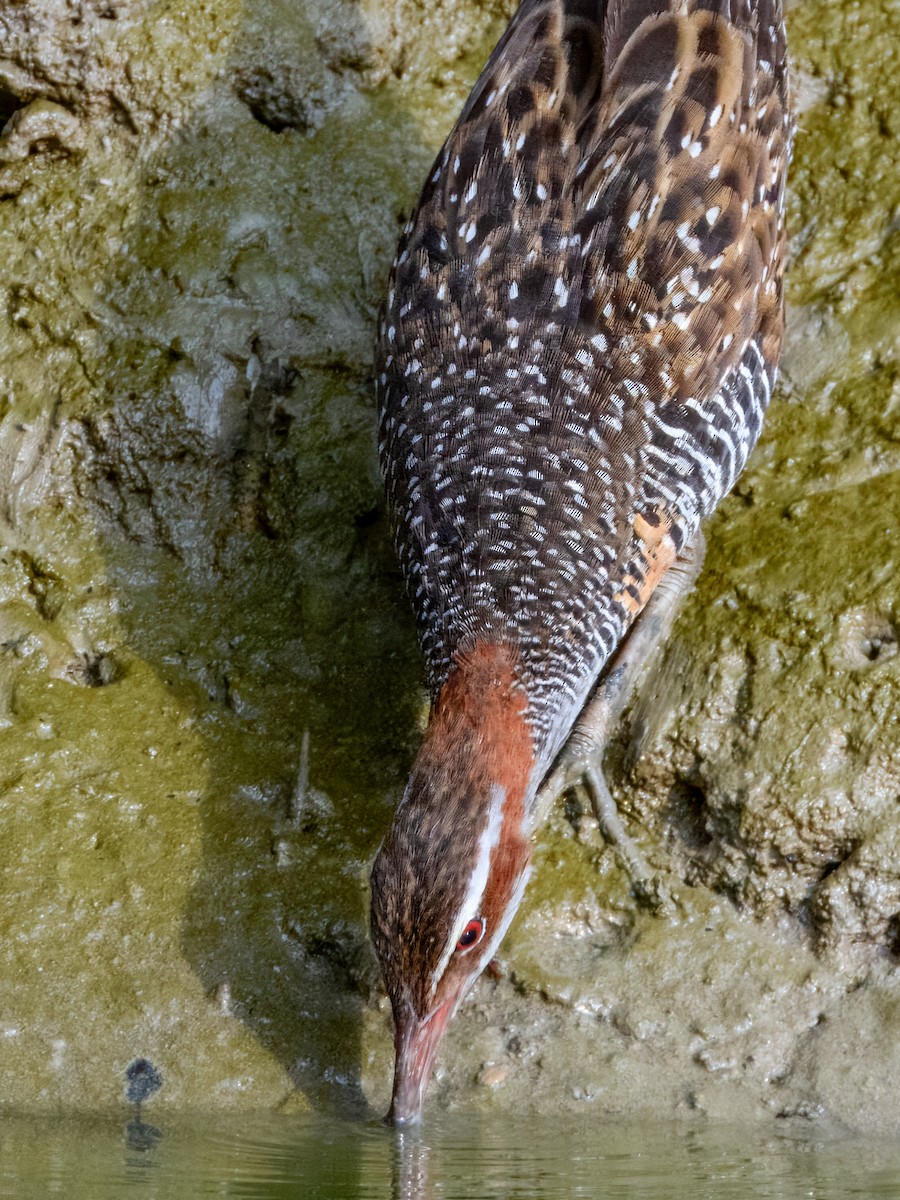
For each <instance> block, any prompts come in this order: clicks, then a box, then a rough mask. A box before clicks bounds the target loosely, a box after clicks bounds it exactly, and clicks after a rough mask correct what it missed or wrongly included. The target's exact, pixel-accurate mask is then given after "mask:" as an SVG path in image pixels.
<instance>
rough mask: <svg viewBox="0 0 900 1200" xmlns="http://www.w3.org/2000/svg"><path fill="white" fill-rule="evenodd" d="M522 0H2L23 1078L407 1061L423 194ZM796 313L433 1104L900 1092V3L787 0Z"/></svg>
mask: <svg viewBox="0 0 900 1200" xmlns="http://www.w3.org/2000/svg"><path fill="white" fill-rule="evenodd" d="M510 8H511V5H510V3H508V2H506V0H504V2H502V3H501V2H500V0H497V2H493V3H482V4H476V3H473V2H466V0H445V2H443V3H439V4H431V5H424V4H420V3H417V2H416V0H401V2H400V3H394V4H386V3H379V0H360V2H358V3H353V2H350V0H344V2H337V0H331V2H326V0H306V2H305V3H303V4H293V3H290V4H289V3H287V2H286V0H265V2H262V3H259V4H256V5H253V6H250V5H247V6H243V5H242V4H241V3H240V2H239V0H206V2H204V3H198V4H195V5H192V6H190V7H189V9H185V8H183V7H180V6H178V5H176V4H174V3H170V2H168V0H128V2H127V3H116V2H115V0H109V2H107V3H101V2H97V3H90V2H83V3H55V2H53V0H47V2H46V3H44V4H42V5H40V6H35V5H24V4H12V5H7V6H6V7H5V8H4V9H3V11H2V12H0V47H2V50H0V120H2V121H5V125H4V126H3V129H2V133H0V197H2V199H0V251H2V253H0V261H2V262H3V264H4V266H3V271H2V277H0V292H2V304H0V541H2V553H0V793H2V803H0V861H2V894H0V1038H2V1045H3V1055H2V1056H0V1105H3V1106H4V1107H6V1108H8V1109H17V1110H20V1111H26V1110H42V1111H59V1110H63V1111H65V1110H69V1111H73V1110H79V1111H87V1110H102V1109H111V1108H115V1106H116V1105H119V1104H122V1103H124V1091H123V1086H124V1085H123V1080H124V1074H123V1073H124V1071H125V1069H126V1067H127V1066H128V1064H129V1063H131V1062H132V1061H133V1060H135V1059H136V1058H146V1059H148V1060H149V1061H150V1062H152V1063H153V1064H154V1066H155V1067H156V1068H157V1069H159V1070H160V1071H161V1073H162V1077H163V1079H164V1084H163V1087H162V1089H161V1090H160V1091H159V1092H158V1093H157V1094H156V1095H155V1096H154V1097H153V1098H152V1100H151V1101H150V1102H149V1103H150V1104H151V1105H152V1106H153V1111H161V1110H164V1109H166V1108H172V1109H175V1108H178V1107H192V1108H197V1109H212V1108H221V1107H232V1108H234V1107H241V1106H243V1107H248V1108H249V1107H257V1108H266V1107H270V1108H271V1107H280V1108H285V1107H286V1108H291V1107H308V1106H312V1107H317V1108H319V1107H322V1108H326V1109H333V1108H335V1107H337V1108H341V1109H349V1110H355V1109H358V1110H359V1111H366V1105H371V1106H373V1108H374V1109H375V1110H377V1109H379V1108H380V1107H382V1106H383V1105H384V1104H385V1102H386V1095H387V1090H388V1084H389V1076H390V1069H391V1046H390V1036H389V1014H388V1010H387V1006H386V1002H385V1000H384V998H383V996H382V994H381V990H380V983H379V980H378V974H377V970H376V968H375V965H374V962H373V960H372V956H371V952H370V950H369V947H368V942H367V935H366V926H365V912H366V907H367V866H368V862H369V860H370V858H371V856H372V854H373V853H374V850H375V847H376V846H377V843H378V841H379V839H380V837H381V835H382V834H383V832H384V830H385V828H386V826H387V823H388V821H389V818H390V812H391V806H392V804H393V803H394V802H395V800H396V798H397V797H398V795H399V793H400V791H401V789H402V787H403V783H404V773H405V770H406V768H407V766H408V764H409V761H410V758H411V756H412V754H413V752H414V749H415V745H416V741H417V738H418V736H419V729H420V728H421V723H422V720H423V693H422V690H421V668H420V665H419V659H418V654H417V650H416V647H415V642H414V636H413V627H412V620H411V617H410V615H409V611H408V607H407V604H406V600H405V598H404V596H403V594H402V589H401V585H400V581H399V578H398V573H397V570H396V567H395V564H394V560H393V556H392V553H391V549H390V545H389V540H388V533H387V528H386V521H385V517H384V512H383V504H382V497H381V489H380V482H379V478H378V471H377V464H376V461H375V455H374V433H373V424H374V420H373V413H374V409H373V400H372V388H371V380H370V371H371V349H372V338H373V326H374V319H375V312H376V310H377V306H378V303H379V301H380V297H381V291H382V288H383V285H384V281H385V278H386V272H387V267H388V264H389V260H390V256H391V253H392V250H393V246H394V243H395V240H396V236H397V230H398V221H399V220H400V217H401V214H402V213H403V212H404V211H406V210H407V209H408V206H409V205H410V203H411V202H412V200H413V198H414V195H415V192H416V190H417V188H418V186H419V183H420V181H421V179H422V178H423V177H424V174H425V171H426V170H427V167H428V164H429V162H430V159H431V156H432V155H433V154H434V152H435V150H436V149H437V147H438V145H439V144H440V141H441V139H442V137H443V135H444V134H445V132H446V131H447V129H448V128H449V126H450V124H451V123H452V120H453V117H454V114H455V113H456V111H458V109H459V107H460V105H461V104H462V102H463V100H464V97H465V95H466V92H467V89H468V87H469V85H470V84H471V81H472V79H473V78H474V76H475V74H476V73H477V71H478V69H479V66H480V65H481V63H482V62H483V60H484V58H485V56H486V54H487V52H488V50H489V48H490V45H491V43H492V40H493V39H494V38H495V37H496V36H497V34H498V33H499V30H500V29H501V28H502V24H503V21H504V19H505V17H506V16H507V15H508V14H509V11H510ZM789 32H790V36H791V47H792V54H793V63H794V68H795V79H796V83H797V91H798V102H799V108H800V131H799V134H798V138H797V147H796V155H795V161H794V168H793V174H792V179H791V188H792V190H791V209H790V227H791V244H792V261H791V274H790V283H789V341H788V346H787V350H786V354H785V359H784V370H783V377H782V386H781V387H780V389H779V393H778V396H777V398H776V400H775V402H774V404H773V407H772V411H771V415H770V418H769V422H768V425H767V429H766V432H765V434H764V437H763V440H762V443H761V445H760V447H759V449H758V451H757V452H756V454H755V455H754V457H753V459H752V461H751V463H750V466H749V467H748V470H747V472H746V473H745V475H744V476H743V478H742V480H741V481H740V483H739V485H738V488H737V490H736V492H735V494H734V495H733V496H732V497H730V498H729V499H728V500H726V501H725V503H724V504H723V505H722V508H721V510H720V512H719V513H718V514H717V515H716V517H715V518H714V519H713V520H712V521H711V522H710V523H709V526H708V529H707V537H708V543H709V549H708V554H707V560H706V566H705V569H704V571H703V574H702V576H701V578H700V581H699V584H698V587H697V589H696V592H695V593H694V595H693V596H692V597H690V599H689V600H688V602H687V604H686V606H685V609H684V611H683V614H682V616H681V618H680V620H679V622H678V624H677V626H676V628H675V632H674V634H673V636H672V638H671V640H670V643H669V646H668V647H667V649H666V651H665V653H664V654H663V655H661V656H660V658H659V661H657V662H655V663H653V664H651V665H650V666H649V667H648V672H647V678H646V680H645V686H644V688H643V691H642V694H641V696H640V698H639V699H638V700H637V701H636V702H635V704H634V705H633V707H632V709H631V712H630V713H629V714H628V716H627V717H626V720H625V722H624V723H623V726H622V729H621V731H620V733H619V736H618V738H617V740H616V742H615V744H614V745H613V747H612V748H611V750H610V752H609V754H608V756H607V768H608V773H609V776H610V779H611V782H612V784H613V787H614V790H615V792H616V795H617V799H618V801H619V804H620V808H621V811H622V814H623V818H624V819H625V822H626V824H627V826H628V828H629V830H630V832H631V833H632V835H633V836H634V837H635V838H636V840H637V841H638V842H639V844H640V845H641V847H642V849H643V850H644V852H645V854H646V855H647V857H648V858H649V860H650V861H651V863H652V864H653V866H654V867H655V868H656V870H657V872H658V874H659V879H660V883H661V888H662V890H663V892H664V893H665V896H666V902H665V904H664V905H663V906H662V908H661V910H660V911H659V912H657V913H655V914H654V913H650V912H647V911H645V910H642V909H640V908H639V907H638V906H637V905H636V904H635V901H634V900H633V898H632V896H631V893H630V888H629V884H628V880H627V879H626V878H625V876H624V874H623V872H622V870H621V867H620V864H619V862H618V860H617V858H616V855H615V853H614V852H613V851H612V850H611V849H610V848H609V847H606V846H605V845H604V843H603V841H602V838H601V837H600V835H599V834H598V832H597V830H596V826H595V824H594V823H593V821H592V820H591V819H590V818H589V817H588V816H587V815H585V814H584V813H583V812H581V811H580V809H579V806H578V803H577V801H575V800H574V799H572V798H569V800H568V801H566V802H563V801H561V802H560V803H559V805H558V806H557V809H556V811H555V812H554V814H553V816H552V818H551V820H550V822H549V823H548V826H547V828H546V829H545V831H544V832H543V833H542V835H541V838H540V843H539V847H538V852H537V860H538V870H537V872H536V874H535V877H534V879H533V881H532V884H531V886H530V889H529V893H528V895H527V897H526V901H525V904H524V906H523V910H522V913H521V915H520V917H519V919H518V920H517V922H516V924H515V925H514V927H513V929H512V930H511V932H510V934H509V936H508V938H507V941H506V943H505V945H504V948H503V963H504V968H505V973H504V974H503V975H502V977H501V978H499V979H493V978H484V979H483V980H482V981H481V982H480V983H479V984H478V986H477V987H476V989H475V991H474V993H473V996H472V998H471V1000H470V1001H469V1002H468V1003H467V1005H466V1006H465V1008H464V1010H463V1011H462V1012H461V1013H460V1015H459V1017H458V1019H457V1021H456V1023H455V1025H454V1027H453V1028H452V1030H451V1032H450V1035H449V1037H448V1039H447V1044H446V1047H445V1050H444V1052H443V1055H442V1060H441V1066H440V1068H439V1072H438V1078H437V1079H436V1081H435V1084H434V1085H433V1088H432V1092H431V1103H432V1104H437V1105H441V1104H445V1105H466V1106H470V1107H473V1108H474V1107H479V1106H481V1107H486V1108H501V1107H502V1108H504V1109H507V1110H510V1111H520V1110H525V1109H531V1110H534V1109H541V1110H545V1111H553V1110H565V1109H567V1108H568V1109H574V1108H577V1109H579V1110H582V1109H585V1108H586V1107H587V1108H590V1109H592V1110H593V1111H595V1112H596V1113H597V1115H598V1118H600V1117H603V1116H606V1115H609V1114H616V1113H633V1112H641V1111H646V1112H653V1113H657V1114H664V1113H672V1112H679V1111H681V1112H699V1113H706V1114H710V1115H716V1116H723V1117H728V1118H734V1119H740V1120H753V1119H763V1120H768V1119H773V1118H775V1117H779V1116H784V1117H788V1116H790V1117H795V1118H798V1119H808V1120H819V1121H821V1122H824V1123H831V1124H835V1125H842V1126H846V1127H850V1128H854V1129H865V1130H868V1131H883V1132H891V1131H892V1132H896V1131H897V1130H898V1129H900V1105H898V1101H897V1098H896V1086H895V1082H896V1078H897V1075H898V1073H900V1049H898V1047H900V985H898V979H897V964H898V961H900V832H898V830H900V821H898V815H900V652H898V648H900V596H898V588H900V584H898V582H897V579H898V567H900V563H898V550H897V547H898V544H900V538H898V534H900V488H898V486H897V480H898V477H900V476H898V472H900V365H898V338H900V334H898V330H900V297H898V293H897V288H896V280H897V278H898V277H900V161H898V160H900V148H898V147H900V126H898V115H897V114H898V111H900V110H898V106H897V104H896V83H895V80H896V78H897V68H898V63H897V57H898V53H900V51H898V47H900V16H898V13H897V9H896V6H895V5H893V4H891V3H889V2H888V0H882V2H881V3H879V2H878V0H860V2H859V3H853V4H851V3H836V2H835V0H801V2H798V3H795V4H793V5H792V6H791V8H790V10H789Z"/></svg>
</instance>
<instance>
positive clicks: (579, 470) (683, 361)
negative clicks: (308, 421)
mask: <svg viewBox="0 0 900 1200" xmlns="http://www.w3.org/2000/svg"><path fill="white" fill-rule="evenodd" d="M791 133H792V125H791V118H790V112H789V105H788V83H787V66H786V57H785V42H784V30H783V19H782V12H781V4H780V3H778V2H776V0H759V2H758V3H757V2H751V0H668V2H665V0H659V2H652V3H651V2H647V0H641V2H640V3H638V2H637V0H524V2H523V3H522V4H521V5H520V7H519V9H518V11H517V13H516V14H515V16H514V18H513V20H512V22H511V24H510V26H509V28H508V29H507V31H506V33H505V34H504V35H503V38H502V39H501V41H500V43H499V44H498V46H497V48H496V49H495V51H494V53H493V55H492V56H491V59H490V61H489V62H488V65H487V67H486V68H485V71H484V72H483V74H482V75H481V77H480V79H479V80H478V82H477V83H476V85H475V87H474V89H473V91H472V94H471V96H470V97H469V100H468V101H467V103H466V105H465V108H464V109H463V112H462V115H461V116H460V118H459V121H458V122H457V124H456V126H455V127H454V129H453V131H452V132H451V134H450V136H449V138H448V140H447V142H446V143H445V145H444V147H443V148H442V150H441V152H440V153H439V155H438V158H437V160H436V162H435V164H434V167H433V168H432V170H431V172H430V174H429V177H428V179H427V181H426V184H425V187H424V190H423V192H422V195H421V197H420V199H419V201H418V204H417V206H416V209H415V211H414V213H413V215H412V218H411V219H410V221H409V223H408V224H407V226H406V228H405V230H404V234H403V237H402V239H401V243H400V247H399V249H398V253H397V257H396V260H395V263H394V267H393V270H392V273H391V280H390V284H389V292H388V298H387V301H386V305H385V309H384V313H383V317H382V323H381V328H380V334H379V345H378V366H377V371H378V392H379V419H380V443H379V448H380V454H381V461H382V466H383V469H384V473H385V479H386V486H387V493H388V499H389V505H390V509H391V513H392V518H393V522H394V529H395V535H396V542H397V549H398V553H399V556H400V560H401V564H402V567H403V570H404V574H405V577H406V581H407V586H408V589H409V591H410V594H411V596H412V599H413V604H414V607H415V610H416V615H417V619H418V626H419V636H420V641H421V645H422V649H423V653H424V655H425V659H426V664H427V668H428V673H429V682H430V686H431V693H432V711H431V716H430V719H429V725H428V729H427V731H426V734H425V737H424V740H423V743H422V747H421V749H420V751H419V754H418V756H417V758H416V760H415V763H414V764H413V768H412V772H411V775H410V780H409V783H408V785H407V788H406V791H405V792H404V795H403V797H402V799H401V801H400V803H399V805H398V807H397V811H396V813H395V816H394V819H393V822H392V825H391V827H390V829H389V831H388V834H387V836H386V838H385V841H384V843H383V845H382V847H381V850H380V851H379V854H378V856H377V858H376V861H375V864H374V867H373V870H372V936H373V941H374V944H375V949H376V952H377V954H378V958H379V960H380V963H381V967H382V971H383V974H384V979H385V984H386V987H387V990H388V993H389V995H390V999H391V1005H392V1010H393V1016H394V1029H395V1053H396V1060H395V1077H394V1089H393V1099H392V1104H391V1112H390V1114H389V1117H390V1119H392V1120H393V1121H394V1122H396V1123H398V1124H402V1123H406V1122H409V1121H415V1120H417V1119H418V1118H419V1116H420V1114H421V1111H422V1105H423V1101H424V1096H425V1090H426V1087H427V1083H428V1080H429V1078H430V1075H431V1071H432V1067H433V1065H434V1060H435V1057H436V1054H437V1052H438V1047H439V1045H440V1042H441V1039H442V1036H443V1033H444V1031H445V1029H446V1027H447V1025H448V1023H449V1021H450V1020H451V1019H452V1017H453V1014H454V1013H455V1011H456V1009H457V1008H458V1006H459V1004H460V1003H461V1001H462V999H463V998H464V997H465V995H466V993H467V992H468V990H469V988H470V987H471V985H472V983H473V982H474V980H475V979H476V978H477V977H478V975H479V974H480V973H481V971H482V970H483V969H484V967H485V966H486V965H487V963H488V962H489V961H490V959H491V957H492V956H493V954H494V953H495V952H496V949H497V947H498V945H499V943H500V940H501V939H502V937H503V934H504V933H505V931H506V929H507V927H508V925H509V923H510V921H511V920H512V918H513V916H514V914H515V912H516V909H517V908H518V906H519V903H520V901H521V898H522V894H523V892H524V889H525V885H526V882H527V879H528V874H529V869H530V846H531V838H532V835H533V833H534V832H535V830H536V829H537V828H538V827H539V826H540V824H541V821H542V819H543V816H544V815H545V813H546V809H547V805H548V804H549V803H551V802H552V800H553V798H554V795H555V794H556V793H558V791H559V790H560V788H562V787H564V786H566V784H567V783H568V782H569V781H571V779H573V778H574V777H576V776H579V775H580V776H585V777H586V779H587V782H588V785H589V787H590V790H591V793H592V796H593V799H594V801H595V804H596V806H597V808H598V814H599V815H601V820H602V823H603V824H604V828H605V829H606V830H607V832H610V831H612V833H613V835H614V836H615V835H616V830H617V829H618V830H620V831H621V824H620V823H619V822H618V821H617V818H616V816H615V808H614V805H613V802H612V800H611V798H610V796H609V792H608V789H607V788H606V785H605V783H604V781H603V777H602V773H601V771H600V756H601V753H602V748H603V744H604V741H605V738H606V736H607V734H608V729H609V724H610V721H611V720H612V717H613V716H614V715H615V712H616V711H617V710H618V708H620V707H621V703H622V699H623V689H624V681H625V680H630V679H631V678H633V675H634V672H635V670H636V668H637V667H638V666H639V665H640V661H641V659H642V658H643V657H645V656H646V654H647V653H648V652H649V649H650V647H651V646H652V644H653V643H654V642H655V641H658V640H659V638H660V637H661V636H664V632H665V630H666V628H667V627H668V622H669V620H670V618H671V613H672V611H673V610H674V604H675V601H676V600H677V598H678V596H679V594H680V593H681V592H682V591H683V590H684V588H685V587H686V586H688V585H689V584H690V582H692V580H693V578H694V576H695V574H696V570H697V569H698V567H699V562H700V559H701V557H702V549H701V547H702V536H701V534H700V529H699V527H700V522H701V520H702V519H703V518H704V517H706V516H708V515H709V513H711V512H712V511H713V509H714V508H715V506H716V505H717V503H718V502H719V500H721V498H722V497H723V496H724V495H725V494H726V493H727V492H728V491H729V489H730V488H731V486H732V485H733V483H734V481H735V479H736V478H737V476H738V474H739V473H740V471H741V469H742V468H743V465H744V463H745V461H746V459H747V456H748V454H749V453H750V451H751V449H752V448H753V446H754V444H755V442H756V440H757V437H758V435H759V431H760V427H761V423H762V419H763V415H764V412H765V410H766V407H767V406H768V403H769V399H770V396H771V390H772V386H773V384H774V379H775V372H776V367H777V362H778V357H779V354H780V350H781V341H782V332H783V309H782V285H781V277H782V261H783V253H784V230H783V215H782V214H783V202H784V178H785V171H786V167H787V161H788V158H789V153H790V142H791ZM620 668H621V669H620ZM573 732H574V737H573V736H572V735H573ZM567 743H569V748H568V749H566V746H567ZM604 816H605V817H606V820H603V817H604ZM620 840H621V843H622V844H621V847H620V849H621V850H622V852H623V857H625V859H626V861H627V862H628V863H629V865H630V866H633V868H634V870H633V875H641V874H642V873H643V869H642V867H641V864H640V859H639V856H637V855H636V853H635V852H634V850H633V848H631V849H629V848H628V841H627V837H626V836H625V834H624V831H621V837H620ZM635 882H636V884H637V883H640V882H642V881H641V880H640V879H636V880H635Z"/></svg>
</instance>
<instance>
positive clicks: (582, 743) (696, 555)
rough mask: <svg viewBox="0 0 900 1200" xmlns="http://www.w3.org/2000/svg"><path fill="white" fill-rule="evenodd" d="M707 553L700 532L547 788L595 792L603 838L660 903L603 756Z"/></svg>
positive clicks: (593, 701) (599, 690) (649, 607)
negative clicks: (608, 777) (612, 789)
mask: <svg viewBox="0 0 900 1200" xmlns="http://www.w3.org/2000/svg"><path fill="white" fill-rule="evenodd" d="M705 554H706V539H705V538H704V536H703V534H702V533H700V532H698V533H697V536H696V537H695V539H694V541H693V543H692V544H691V545H690V546H688V547H687V548H686V549H685V550H683V551H682V552H681V554H680V555H679V556H678V558H677V559H676V561H675V562H674V563H673V564H672V566H671V567H670V568H669V570H668V571H667V572H666V574H665V575H664V576H663V578H662V579H661V580H660V582H659V584H658V585H657V587H656V590H655V591H654V592H653V595H652V596H651V597H650V599H649V600H648V601H647V604H646V606H645V607H644V610H643V611H642V612H641V614H640V615H639V616H638V618H637V619H636V621H635V623H634V625H633V626H632V628H631V629H630V631H629V633H628V635H627V637H626V638H625V640H624V642H623V643H622V645H621V647H620V648H619V650H618V651H617V652H616V654H615V655H614V657H613V659H612V661H611V663H610V665H609V668H608V670H607V671H606V672H605V674H604V675H603V677H602V678H601V680H600V682H599V683H598V684H597V687H596V688H595V690H594V692H593V694H592V696H591V698H590V699H589V700H588V702H587V704H586V705H585V707H584V709H583V710H582V712H581V716H580V717H579V718H578V720H577V721H576V723H575V726H574V728H573V730H572V733H571V736H570V737H569V740H568V742H567V743H566V746H565V749H564V750H563V752H562V755H561V757H560V760H559V762H558V764H557V766H556V768H555V769H554V771H553V772H552V773H551V774H550V776H548V778H547V780H546V781H545V783H544V786H543V788H542V789H541V790H542V793H543V798H544V800H546V801H548V802H552V800H554V799H555V798H556V797H557V796H559V795H560V794H561V793H562V792H564V791H566V790H567V789H569V788H576V789H579V790H580V789H582V788H584V789H585V790H587V791H588V792H589V793H590V797H591V802H592V804H593V808H594V812H595V813H596V816H597V820H598V822H599V824H600V828H601V830H602V832H603V835H604V837H605V838H606V839H607V841H608V842H610V843H611V844H612V845H614V846H615V848H616V850H617V851H618V854H619V857H620V858H621V860H622V863H623V865H624V866H625V869H626V870H627V871H628V874H629V876H630V877H631V880H632V883H633V884H634V889H635V892H636V893H637V895H638V896H639V897H641V898H642V899H647V900H650V901H651V902H654V903H658V902H659V896H658V895H657V890H656V888H655V886H654V877H653V872H652V870H651V869H650V867H649V866H648V864H647V861H646V859H645V858H644V856H643V855H642V854H641V852H640V850H639V849H638V848H637V846H636V845H635V844H634V842H633V841H632V839H631V838H630V837H629V835H628V833H627V832H626V830H625V826H624V825H623V824H622V818H621V817H620V816H619V810H618V808H617V806H616V802H615V800H614V799H613V798H612V795H611V794H610V791H609V787H608V786H607V783H606V780H605V779H604V777H603V755H604V753H605V751H606V747H607V744H608V742H609V737H610V733H611V731H612V728H613V725H614V723H615V721H616V719H617V718H618V717H619V716H620V714H621V712H622V709H623V708H624V707H625V704H626V702H627V700H628V698H629V697H630V695H631V693H632V691H633V690H634V687H635V684H636V682H637V679H638V676H639V675H640V673H641V670H642V668H643V667H644V665H645V664H646V662H647V660H648V659H649V658H650V657H651V656H652V654H653V652H654V651H655V650H656V648H657V647H658V646H660V645H661V644H662V643H663V642H664V641H665V640H666V638H667V637H668V635H669V633H670V631H671V629H672V625H673V623H674V621H675V617H676V615H677V613H678V610H679V608H680V606H681V602H682V600H683V599H684V597H685V595H686V594H687V593H688V591H689V590H690V589H691V587H692V586H693V584H694V582H695V580H696V579H697V576H698V575H699V574H700V568H701V567H702V565H703V558H704V555H705Z"/></svg>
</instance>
